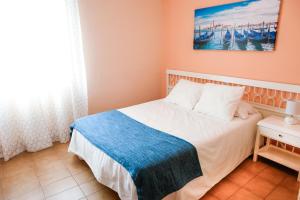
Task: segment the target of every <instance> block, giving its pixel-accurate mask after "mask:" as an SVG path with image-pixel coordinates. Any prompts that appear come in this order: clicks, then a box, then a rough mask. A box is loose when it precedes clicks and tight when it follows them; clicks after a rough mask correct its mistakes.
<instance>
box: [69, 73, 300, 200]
mask: <svg viewBox="0 0 300 200" xmlns="http://www.w3.org/2000/svg"><path fill="white" fill-rule="evenodd" d="M182 78H185V79H189V80H192V81H195V82H201V83H206V82H215V83H216V84H220V83H221V84H223V83H224V82H225V83H228V84H231V85H234V84H235V85H236V84H243V85H246V83H247V85H246V86H247V87H246V90H245V94H244V97H243V99H244V100H246V101H248V102H251V103H252V104H253V105H255V106H256V108H258V109H260V110H261V111H263V113H264V114H269V113H272V114H273V113H277V114H278V113H280V112H282V111H281V107H282V104H281V101H282V102H283V101H284V100H285V99H283V98H282V97H283V95H282V94H281V93H280V90H282V89H283V88H285V89H287V90H284V92H285V93H284V94H285V96H286V95H292V96H293V97H296V98H298V97H300V95H299V94H298V93H295V92H298V90H299V87H297V88H295V87H293V85H287V84H276V83H274V84H273V83H270V82H262V81H253V80H247V79H238V78H230V77H222V76H214V75H206V74H195V73H189V72H180V71H174V70H169V71H168V72H167V89H168V90H170V89H172V87H173V86H174V85H175V84H176V82H177V81H178V80H180V79H182ZM211 80H212V81H211ZM273 90H278V91H277V92H275V94H274V93H273V92H272V91H273ZM295 90H296V91H295ZM294 94H296V96H294ZM264 98H267V100H266V101H265V99H264ZM118 111H119V112H121V113H122V114H124V115H126V116H128V117H130V118H132V119H134V120H136V121H137V122H140V123H142V124H144V125H146V126H149V127H152V128H154V129H156V130H159V131H162V132H165V133H168V134H170V135H173V136H175V137H178V138H181V139H182V140H184V141H187V142H189V143H190V144H192V145H193V146H194V147H195V148H196V151H197V155H198V159H199V161H200V162H201V169H202V173H203V174H202V176H199V177H197V178H195V179H193V180H191V181H189V182H188V183H187V184H186V185H184V187H182V188H181V189H179V190H178V191H176V192H173V193H170V194H169V195H167V196H165V197H164V199H167V200H168V199H179V200H181V199H184V200H186V199H199V198H201V197H202V196H203V195H204V194H205V193H206V192H207V191H208V190H209V189H211V188H212V187H213V186H214V185H215V184H217V183H218V182H219V181H220V180H221V179H223V178H224V177H226V176H227V175H228V174H229V173H230V172H232V171H233V170H234V169H235V168H236V167H237V166H238V165H239V164H240V163H241V162H243V161H244V160H245V159H246V158H247V157H248V156H249V155H251V154H252V152H253V146H254V139H255V135H256V124H257V122H258V121H259V120H261V119H262V115H261V114H260V113H256V114H252V115H250V117H249V118H248V119H240V118H237V117H235V118H234V119H233V120H232V121H230V122H228V121H222V120H220V119H217V118H214V117H211V116H207V115H204V114H201V113H198V112H193V111H191V110H188V109H186V108H183V107H181V106H178V105H175V104H172V103H169V102H166V101H165V100H164V99H160V100H155V101H151V102H147V103H143V104H140V105H135V106H131V107H127V108H122V109H119V110H118ZM115 145H116V146H117V145H118V144H115ZM69 152H72V153H74V154H76V155H78V156H79V157H80V158H81V159H83V160H84V161H85V162H86V163H87V164H88V165H89V167H90V168H91V170H92V172H93V174H94V176H95V178H96V179H97V180H98V181H99V182H100V183H102V184H104V185H106V186H107V187H109V188H111V189H113V190H114V191H116V192H117V193H118V195H119V197H120V198H121V199H124V200H133V199H138V196H137V188H136V186H135V183H134V182H133V180H132V177H131V175H130V174H129V172H128V170H126V169H125V168H124V167H123V166H122V165H121V164H119V162H116V161H115V160H114V159H112V158H111V157H110V156H109V155H107V154H106V153H105V152H104V151H102V150H100V149H99V148H97V147H96V146H95V145H93V144H92V143H91V142H90V141H89V140H87V139H86V137H85V136H83V134H82V133H81V132H80V131H78V130H76V129H74V130H73V132H72V139H71V142H70V145H69Z"/></svg>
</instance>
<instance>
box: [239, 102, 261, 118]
mask: <svg viewBox="0 0 300 200" xmlns="http://www.w3.org/2000/svg"><path fill="white" fill-rule="evenodd" d="M254 113H257V110H256V109H255V108H254V107H253V106H252V105H251V104H249V103H247V102H245V101H241V102H240V103H239V105H238V108H237V110H236V112H235V114H234V116H235V117H239V118H241V119H248V118H249V114H250V115H251V114H254Z"/></svg>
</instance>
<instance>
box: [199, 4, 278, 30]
mask: <svg viewBox="0 0 300 200" xmlns="http://www.w3.org/2000/svg"><path fill="white" fill-rule="evenodd" d="M279 7H280V0H245V1H241V2H237V3H231V4H225V5H220V6H215V7H209V8H203V9H198V10H196V11H195V26H196V27H198V26H199V25H200V26H201V27H207V26H210V25H211V24H212V22H214V24H222V25H232V26H235V25H242V24H248V23H250V24H258V23H262V22H265V23H268V22H277V20H278V12H279Z"/></svg>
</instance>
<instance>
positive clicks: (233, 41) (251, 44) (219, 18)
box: [194, 0, 280, 51]
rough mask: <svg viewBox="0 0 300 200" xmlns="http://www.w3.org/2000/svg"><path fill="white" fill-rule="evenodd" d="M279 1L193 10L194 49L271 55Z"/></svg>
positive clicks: (247, 1) (250, 1)
mask: <svg viewBox="0 0 300 200" xmlns="http://www.w3.org/2000/svg"><path fill="white" fill-rule="evenodd" d="M279 9H280V0H245V1H241V2H236V3H231V4H225V5H220V6H215V7H209V8H203V9H197V10H195V28H194V49H196V50H200V49H206V50H245V51H251V50H252V51H272V50H274V48H275V42H276V36H277V30H278V15H279Z"/></svg>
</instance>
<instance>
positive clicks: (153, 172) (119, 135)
mask: <svg viewBox="0 0 300 200" xmlns="http://www.w3.org/2000/svg"><path fill="white" fill-rule="evenodd" d="M73 129H76V130H78V131H79V132H80V133H81V134H82V135H83V136H84V137H85V138H86V139H88V140H89V141H90V142H91V143H92V144H94V145H95V146H96V147H98V148H99V149H101V150H102V151H103V152H105V153H106V154H107V155H109V156H110V157H111V158H112V159H114V160H115V161H117V162H118V163H120V164H121V165H122V166H123V167H124V168H125V169H127V171H128V172H129V174H130V175H131V177H132V179H133V182H134V183H135V186H136V188H137V194H138V198H139V200H142V199H143V200H156V199H157V200H158V199H162V198H163V197H165V196H166V195H168V194H170V193H172V192H175V191H177V190H179V189H180V188H182V187H183V186H184V185H185V184H186V183H188V182H189V181H191V180H192V179H194V178H196V177H199V176H201V175H202V171H201V167H200V163H199V160H198V156H197V151H196V149H195V147H194V146H193V145H191V144H190V143H188V142H186V141H184V140H182V139H179V138H177V137H175V136H172V135H169V134H167V133H164V132H161V131H158V130H156V129H153V128H151V127H148V126H146V125H144V124H142V123H140V122H138V121H136V120H134V119H132V118H130V117H128V116H127V115H125V114H123V113H121V112H119V111H116V110H113V111H109V112H103V113H99V114H96V115H91V116H88V117H84V118H81V119H79V120H77V121H75V122H74V123H73V124H72V125H71V131H72V130H73Z"/></svg>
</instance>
